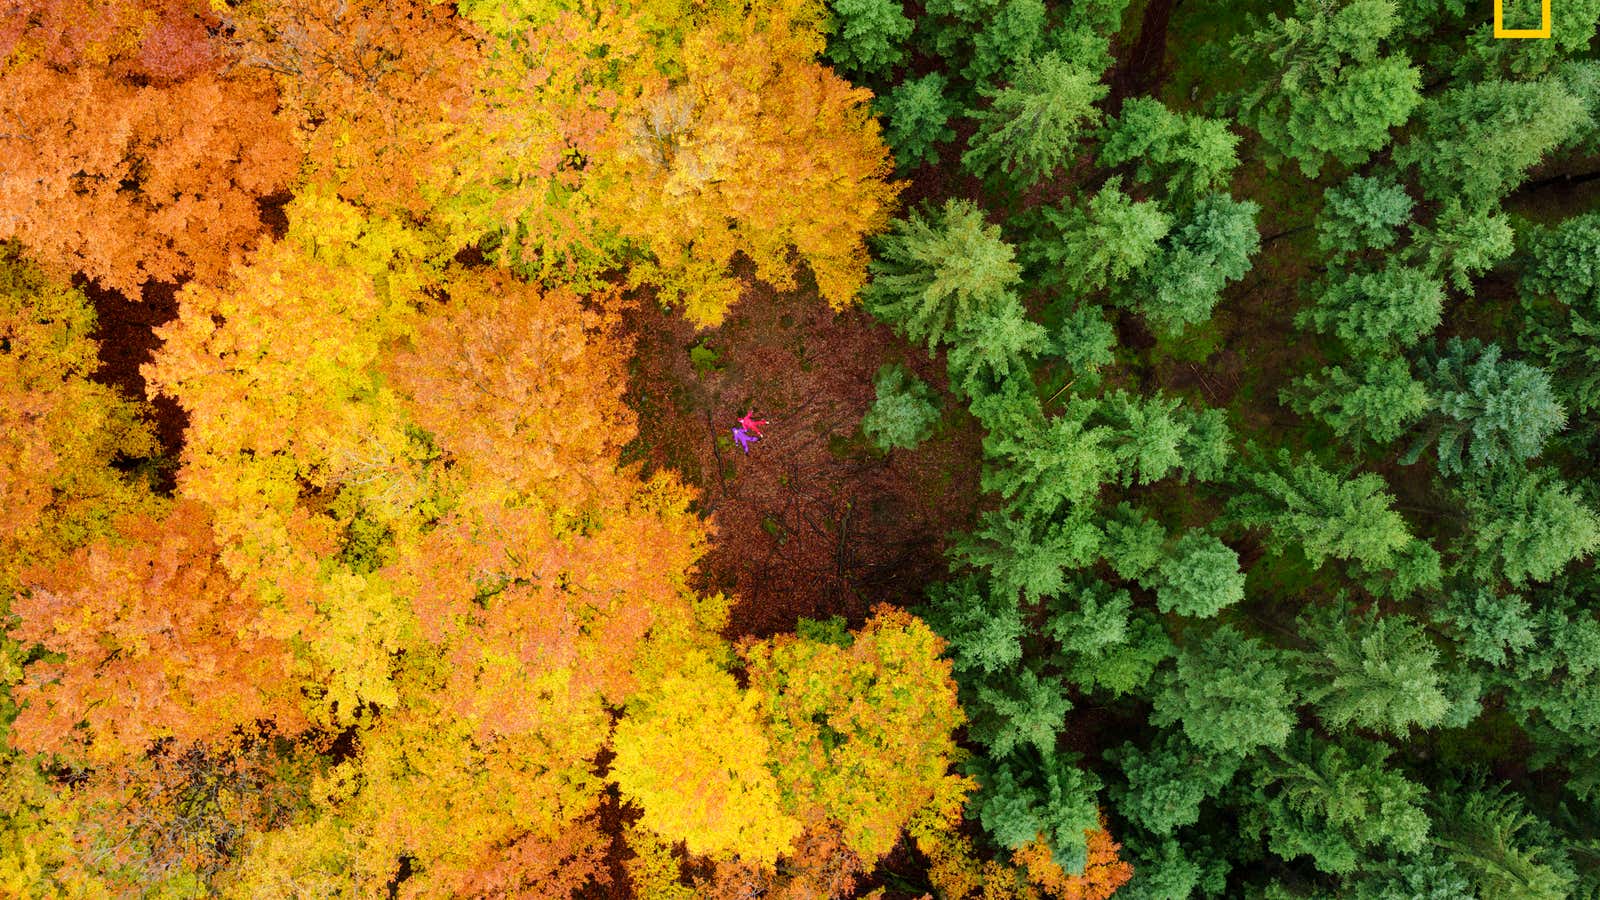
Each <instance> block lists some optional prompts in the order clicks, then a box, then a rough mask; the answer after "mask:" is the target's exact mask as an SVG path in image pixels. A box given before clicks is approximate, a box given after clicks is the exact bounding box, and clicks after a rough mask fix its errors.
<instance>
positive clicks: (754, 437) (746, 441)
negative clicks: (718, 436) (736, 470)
mask: <svg viewBox="0 0 1600 900" xmlns="http://www.w3.org/2000/svg"><path fill="white" fill-rule="evenodd" d="M733 439H734V441H735V442H737V443H738V444H739V449H740V450H743V451H744V453H745V455H746V456H749V455H750V445H751V444H752V443H754V442H755V441H759V440H761V435H759V434H751V433H750V432H748V431H745V430H744V429H743V428H735V429H734V430H733Z"/></svg>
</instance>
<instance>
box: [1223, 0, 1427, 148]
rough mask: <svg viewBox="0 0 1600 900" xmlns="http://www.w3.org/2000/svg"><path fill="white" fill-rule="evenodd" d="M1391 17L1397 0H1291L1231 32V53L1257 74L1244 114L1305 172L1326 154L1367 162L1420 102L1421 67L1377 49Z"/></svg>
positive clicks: (1246, 96)
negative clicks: (1283, 11)
mask: <svg viewBox="0 0 1600 900" xmlns="http://www.w3.org/2000/svg"><path fill="white" fill-rule="evenodd" d="M1397 22H1398V16H1397V14H1396V4H1395V3H1394V0H1347V2H1343V0H1342V2H1331V3H1330V2H1323V0H1295V4H1294V15H1293V16H1290V17H1288V18H1279V17H1278V16H1276V15H1273V16H1270V17H1268V19H1267V20H1266V21H1265V22H1263V23H1260V24H1259V25H1258V26H1257V28H1256V30H1255V31H1253V32H1251V33H1249V34H1245V35H1242V36H1240V37H1238V38H1236V39H1235V40H1234V44H1233V55H1234V57H1235V58H1236V59H1238V60H1240V61H1241V62H1243V63H1246V64H1247V65H1249V66H1251V67H1252V69H1253V70H1254V72H1253V73H1254V74H1255V75H1256V78H1255V79H1254V80H1253V84H1252V86H1251V87H1249V88H1247V89H1246V90H1245V91H1244V92H1243V93H1242V94H1241V95H1240V107H1241V110H1240V118H1241V120H1242V121H1244V122H1245V123H1247V124H1249V125H1250V126H1252V127H1254V128H1255V129H1256V131H1258V132H1260V133H1261V137H1262V139H1263V140H1265V141H1266V142H1267V144H1268V146H1270V147H1272V148H1273V149H1274V150H1275V151H1277V152H1278V153H1280V154H1282V155H1283V156H1284V157H1287V158H1289V159H1292V160H1295V161H1297V162H1299V163H1300V169H1301V171H1302V172H1304V173H1305V175H1306V177H1308V178H1314V177H1316V174H1317V172H1318V171H1319V170H1320V169H1321V168H1322V166H1323V164H1324V163H1325V162H1326V161H1327V160H1328V159H1329V158H1332V159H1334V160H1336V161H1338V162H1340V163H1344V164H1346V165H1356V164H1358V163H1361V162H1363V161H1365V160H1366V159H1367V157H1368V156H1369V155H1371V154H1372V153H1374V152H1376V151H1377V150H1380V149H1382V148H1383V146H1384V145H1385V144H1387V143H1388V142H1389V130H1390V129H1391V128H1394V127H1395V126H1397V125H1401V124H1404V123H1405V121H1406V119H1408V118H1409V117H1410V115H1411V112H1412V110H1414V109H1415V108H1416V107H1417V104H1418V103H1419V102H1420V101H1421V88H1422V76H1421V73H1420V72H1418V71H1417V69H1416V68H1415V67H1414V66H1412V65H1411V64H1410V61H1409V60H1408V59H1407V58H1406V57H1405V55H1404V54H1402V53H1384V52H1383V51H1382V50H1381V49H1380V47H1379V45H1380V44H1381V43H1382V42H1383V41H1384V40H1385V39H1386V38H1388V37H1389V35H1390V33H1391V32H1392V31H1393V30H1394V28H1395V25H1396V24H1397Z"/></svg>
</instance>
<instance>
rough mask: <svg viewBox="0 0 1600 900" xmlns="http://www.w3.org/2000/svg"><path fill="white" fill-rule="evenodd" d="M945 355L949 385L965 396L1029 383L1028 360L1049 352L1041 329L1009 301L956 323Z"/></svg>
mask: <svg viewBox="0 0 1600 900" xmlns="http://www.w3.org/2000/svg"><path fill="white" fill-rule="evenodd" d="M956 332H957V334H956V339H955V341H954V342H953V343H952V344H951V346H950V351H949V353H948V355H947V356H946V364H947V366H948V367H949V371H950V384H951V386H952V387H954V388H955V389H956V390H959V391H961V392H962V393H963V394H965V395H967V396H968V397H981V396H984V395H988V394H994V393H998V392H1000V391H1001V389H1002V386H1004V385H1007V384H1010V383H1030V384H1031V382H1029V381H1028V378H1029V369H1028V363H1029V360H1030V359H1032V358H1034V357H1036V356H1038V355H1040V354H1041V353H1044V352H1045V351H1046V350H1047V349H1049V346H1050V341H1049V336H1048V334H1047V333H1046V332H1045V330H1044V327H1043V326H1041V325H1039V324H1037V323H1035V322H1030V321H1029V320H1028V318H1027V314H1026V313H1025V312H1024V310H1023V309H1022V304H1021V303H1018V302H1016V301H1015V300H1013V301H1012V302H1010V303H1004V304H1000V305H999V306H998V307H997V308H996V309H994V310H993V311H992V312H982V313H978V314H977V315H974V316H973V317H972V318H971V319H969V320H967V321H964V322H962V323H960V325H958V326H957V329H956Z"/></svg>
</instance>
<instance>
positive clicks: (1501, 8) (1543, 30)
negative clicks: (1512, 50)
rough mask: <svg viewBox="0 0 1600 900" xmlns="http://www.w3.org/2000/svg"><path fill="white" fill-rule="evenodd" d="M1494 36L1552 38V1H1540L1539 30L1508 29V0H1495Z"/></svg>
mask: <svg viewBox="0 0 1600 900" xmlns="http://www.w3.org/2000/svg"><path fill="white" fill-rule="evenodd" d="M1494 36H1495V37H1497V38H1548V37H1549V36H1550V0H1539V27H1538V28H1507V27H1506V0H1494Z"/></svg>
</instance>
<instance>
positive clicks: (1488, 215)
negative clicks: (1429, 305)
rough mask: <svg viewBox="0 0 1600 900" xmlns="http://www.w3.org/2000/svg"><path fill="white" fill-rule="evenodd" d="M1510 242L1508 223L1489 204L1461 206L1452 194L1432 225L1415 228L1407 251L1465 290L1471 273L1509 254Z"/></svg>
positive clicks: (1456, 286)
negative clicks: (1413, 237) (1412, 240)
mask: <svg viewBox="0 0 1600 900" xmlns="http://www.w3.org/2000/svg"><path fill="white" fill-rule="evenodd" d="M1512 243H1513V241H1512V230H1511V223H1510V222H1509V221H1508V220H1507V219H1506V217H1505V216H1504V215H1502V214H1500V213H1498V212H1496V211H1495V210H1493V209H1492V208H1488V207H1484V208H1477V207H1464V206H1462V205H1461V202H1460V201H1459V200H1457V199H1455V198H1454V197H1452V198H1451V199H1449V200H1447V201H1445V202H1444V203H1443V204H1442V205H1441V206H1440V208H1439V213H1438V215H1436V216H1435V217H1434V221H1433V226H1432V227H1431V228H1419V229H1417V230H1416V240H1415V242H1414V244H1413V245H1412V246H1411V247H1410V248H1409V251H1408V254H1409V257H1410V258H1413V259H1416V260H1418V261H1420V262H1422V264H1423V265H1425V266H1427V268H1428V271H1429V272H1432V273H1433V274H1434V276H1435V277H1438V278H1448V279H1449V281H1450V284H1451V285H1453V286H1454V287H1455V288H1456V290H1459V291H1467V290H1471V289H1472V279H1473V277H1474V276H1477V275H1481V274H1482V273H1484V272H1487V271H1489V270H1490V269H1493V268H1494V267H1495V266H1496V265H1498V264H1499V263H1500V262H1501V261H1502V260H1504V259H1505V258H1507V257H1509V256H1510V255H1511V251H1512Z"/></svg>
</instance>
